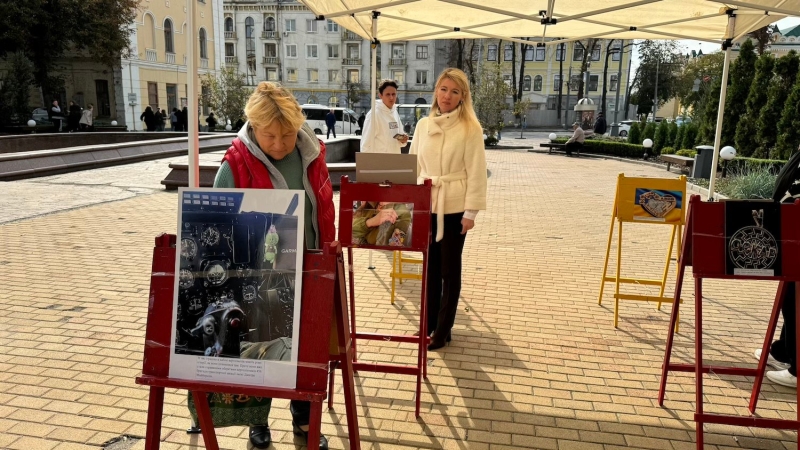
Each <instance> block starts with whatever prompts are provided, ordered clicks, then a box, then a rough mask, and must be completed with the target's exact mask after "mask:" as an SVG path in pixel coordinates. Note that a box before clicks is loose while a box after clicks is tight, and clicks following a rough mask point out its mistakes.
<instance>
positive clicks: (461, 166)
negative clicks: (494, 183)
mask: <svg viewBox="0 0 800 450" xmlns="http://www.w3.org/2000/svg"><path fill="white" fill-rule="evenodd" d="M433 92H434V94H433V104H432V105H431V113H430V116H429V117H426V118H424V119H422V120H420V121H419V123H417V129H416V132H415V133H414V140H413V141H411V149H410V151H409V153H412V154H416V155H417V165H418V167H419V177H420V179H421V180H423V179H428V180H431V182H432V184H433V190H432V191H431V196H432V199H431V200H432V204H431V213H433V214H432V215H431V237H432V240H431V241H430V243H429V247H428V268H427V277H428V284H427V299H426V302H427V308H428V323H427V326H428V334H431V333H433V335H432V337H431V341H430V345H428V350H436V349H439V348H442V347H444V346H445V345H446V344H447V342H450V339H451V330H452V328H453V324H454V323H455V319H456V312H457V311H458V297H459V295H460V294H461V279H462V277H463V274H462V262H461V258H462V253H463V251H464V243H465V241H466V238H467V233H468V232H469V230H471V229H472V228H473V227H474V226H475V218H476V217H477V215H478V211H480V210H483V209H486V182H487V176H486V149H485V148H484V145H483V130H482V128H481V124H480V122H479V121H478V118H477V116H476V115H475V110H474V109H473V107H472V96H471V95H470V90H469V79H468V78H467V75H466V74H465V73H464V72H462V71H461V70H458V69H454V68H448V69H445V70H444V71H442V73H441V74H440V75H439V78H438V79H437V80H436V88H435V89H434V91H433Z"/></svg>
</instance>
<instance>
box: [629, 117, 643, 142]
mask: <svg viewBox="0 0 800 450" xmlns="http://www.w3.org/2000/svg"><path fill="white" fill-rule="evenodd" d="M628 142H629V143H631V144H641V143H642V126H641V124H640V123H639V122H633V123H632V124H631V129H630V130H628Z"/></svg>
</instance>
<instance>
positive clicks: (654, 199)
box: [597, 174, 687, 328]
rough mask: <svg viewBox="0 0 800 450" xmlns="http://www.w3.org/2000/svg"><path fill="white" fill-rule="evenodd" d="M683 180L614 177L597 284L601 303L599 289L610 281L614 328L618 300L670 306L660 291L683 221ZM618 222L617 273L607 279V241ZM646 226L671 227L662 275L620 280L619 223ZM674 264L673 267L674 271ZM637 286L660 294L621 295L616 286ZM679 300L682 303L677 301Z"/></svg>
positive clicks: (609, 245)
mask: <svg viewBox="0 0 800 450" xmlns="http://www.w3.org/2000/svg"><path fill="white" fill-rule="evenodd" d="M686 201H687V199H686V177H685V176H681V177H680V178H673V179H670V178H644V177H635V178H634V177H626V176H625V174H619V176H618V178H617V191H616V197H615V198H614V210H613V212H612V214H611V227H610V229H609V230H608V245H607V247H606V259H605V263H604V264H603V278H602V280H601V281H600V296H599V298H598V301H597V304H598V305H602V304H603V290H604V288H605V284H606V283H607V282H611V281H613V282H614V328H617V325H618V323H619V301H620V300H639V301H646V302H658V308H659V309H661V303H672V301H673V299H672V297H664V288H665V287H666V284H667V275H668V273H669V265H670V259H671V258H672V249H673V247H674V243H675V236H676V235H677V237H678V252H680V248H681V244H682V243H681V240H682V238H683V232H682V228H683V226H684V220H685V210H686ZM615 221H617V222H619V231H618V232H617V270H616V274H614V275H613V276H608V260H609V257H610V256H611V242H612V239H613V237H614V222H615ZM623 222H635V223H649V224H660V225H671V226H672V236H671V237H670V240H669V250H667V261H666V263H665V264H664V273H663V276H662V278H661V279H660V280H655V279H636V278H622V276H621V275H620V271H621V268H622V223H623ZM677 266H678V265H677V264H676V265H675V267H676V268H677ZM623 283H627V284H640V285H646V286H658V287H659V288H660V291H659V293H658V296H652V295H632V294H621V293H620V284H623ZM681 301H683V300H681Z"/></svg>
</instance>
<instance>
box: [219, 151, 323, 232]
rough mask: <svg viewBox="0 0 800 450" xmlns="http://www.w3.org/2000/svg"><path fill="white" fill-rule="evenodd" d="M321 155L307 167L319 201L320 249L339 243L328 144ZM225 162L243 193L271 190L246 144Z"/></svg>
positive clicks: (263, 170) (262, 168) (261, 165)
mask: <svg viewBox="0 0 800 450" xmlns="http://www.w3.org/2000/svg"><path fill="white" fill-rule="evenodd" d="M319 147H320V153H319V156H318V157H317V159H315V160H314V161H312V162H311V164H310V165H309V166H308V181H309V182H310V183H311V189H313V190H314V197H315V198H316V200H317V229H318V230H319V236H318V238H319V239H318V241H319V242H320V247H322V245H323V244H325V243H327V242H333V241H334V240H336V226H335V224H334V223H335V221H336V211H335V207H334V206H333V186H332V185H331V179H330V175H329V174H328V166H327V165H326V164H325V144H324V143H323V142H322V141H320V142H319ZM223 161H227V162H228V165H229V166H230V167H231V172H233V180H234V183H235V185H236V187H237V188H241V189H248V188H251V189H272V188H273V186H272V180H270V178H269V171H268V170H267V168H266V167H265V166H264V163H262V162H261V161H259V160H258V158H256V157H255V156H254V155H253V154H252V153H250V151H249V150H248V149H247V146H246V145H245V144H244V142H242V141H240V140H239V138H236V139H234V140H233V145H231V147H230V148H229V149H228V151H227V152H226V153H225V157H224V158H223Z"/></svg>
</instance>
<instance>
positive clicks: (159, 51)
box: [118, 0, 224, 130]
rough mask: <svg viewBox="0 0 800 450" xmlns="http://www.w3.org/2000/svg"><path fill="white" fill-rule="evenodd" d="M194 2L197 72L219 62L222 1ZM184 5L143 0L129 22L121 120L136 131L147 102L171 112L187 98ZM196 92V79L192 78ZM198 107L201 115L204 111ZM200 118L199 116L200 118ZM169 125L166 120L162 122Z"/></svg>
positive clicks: (167, 0) (210, 70) (207, 70)
mask: <svg viewBox="0 0 800 450" xmlns="http://www.w3.org/2000/svg"><path fill="white" fill-rule="evenodd" d="M187 1H194V2H195V20H194V26H195V30H194V38H195V39H194V42H195V57H196V58H197V67H198V76H203V75H206V74H215V73H216V70H217V69H218V68H219V67H222V64H223V58H222V55H223V51H224V47H223V42H222V39H221V37H222V36H223V33H222V0H187ZM187 9H188V8H187V5H186V2H184V1H175V0H143V1H142V2H141V4H140V10H139V14H138V15H137V17H136V20H135V21H134V23H132V24H131V25H130V27H131V32H132V33H131V56H130V58H128V59H125V58H123V59H122V69H121V74H120V78H121V92H120V93H119V95H118V96H119V97H121V98H123V99H124V100H123V102H122V105H124V113H122V114H120V116H124V118H125V119H124V123H125V124H126V125H128V129H129V130H142V126H143V124H142V122H141V121H140V120H139V117H140V115H141V113H142V112H143V111H144V109H145V108H146V107H147V106H151V107H153V108H154V109H155V108H156V107H159V108H164V109H166V110H167V111H172V109H173V108H178V109H181V108H183V107H184V106H186V105H187V103H188V92H187V82H186V81H187V77H186V76H187V70H186V68H187V63H188V61H187V59H186V58H187V57H186V49H187V47H186V46H187V24H186V19H187V17H188V16H187ZM196 86H197V89H198V96H199V95H201V94H202V93H201V91H200V90H201V88H200V82H199V80H198V81H197V83H196ZM208 112H209V111H207V108H203V110H202V111H201V113H202V115H203V116H205V115H207V114H208ZM201 122H202V121H201ZM167 126H168V127H169V123H167Z"/></svg>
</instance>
